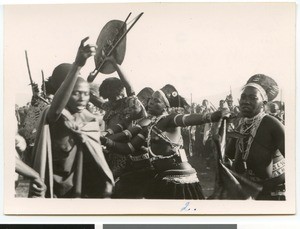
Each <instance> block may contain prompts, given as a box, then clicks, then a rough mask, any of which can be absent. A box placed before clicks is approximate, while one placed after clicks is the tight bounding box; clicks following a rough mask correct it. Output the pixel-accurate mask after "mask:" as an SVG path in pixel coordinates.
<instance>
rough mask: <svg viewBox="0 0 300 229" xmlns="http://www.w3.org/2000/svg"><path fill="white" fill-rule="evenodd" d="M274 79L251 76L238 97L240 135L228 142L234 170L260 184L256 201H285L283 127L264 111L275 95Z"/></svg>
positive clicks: (228, 153)
mask: <svg viewBox="0 0 300 229" xmlns="http://www.w3.org/2000/svg"><path fill="white" fill-rule="evenodd" d="M278 91H279V90H278V86H277V84H276V82H275V81H274V80H273V79H272V78H271V77H268V76H266V75H262V74H257V75H254V76H252V77H251V78H250V79H249V80H248V82H247V84H246V85H245V86H244V87H243V89H242V93H241V98H240V111H241V116H242V118H241V120H240V123H239V126H238V127H237V130H238V131H239V132H240V133H241V134H243V137H242V138H239V139H236V140H235V141H232V142H231V143H230V144H228V148H227V150H226V151H227V155H228V156H229V158H232V159H234V164H233V168H234V170H235V171H236V172H238V173H240V174H244V175H246V177H247V178H249V179H250V180H251V181H253V182H255V183H257V184H258V185H261V186H262V191H261V192H260V193H259V194H258V196H257V197H252V198H254V199H257V200H285V195H284V192H285V172H284V166H285V161H284V156H285V148H284V126H283V125H282V124H281V123H280V122H279V121H278V120H277V119H276V118H274V117H272V116H270V115H268V114H266V113H265V110H264V106H265V104H266V103H267V102H269V101H272V100H273V99H274V98H275V97H276V96H277V94H278Z"/></svg>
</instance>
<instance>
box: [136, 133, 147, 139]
mask: <svg viewBox="0 0 300 229" xmlns="http://www.w3.org/2000/svg"><path fill="white" fill-rule="evenodd" d="M137 136H138V137H139V138H141V139H143V140H145V139H146V138H145V136H144V135H142V134H138V135H137Z"/></svg>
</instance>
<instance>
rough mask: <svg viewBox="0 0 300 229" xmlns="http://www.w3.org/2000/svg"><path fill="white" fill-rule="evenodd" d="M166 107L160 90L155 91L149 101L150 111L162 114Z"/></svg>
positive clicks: (154, 113)
mask: <svg viewBox="0 0 300 229" xmlns="http://www.w3.org/2000/svg"><path fill="white" fill-rule="evenodd" d="M166 107H167V106H166V103H165V102H164V98H163V97H162V95H161V94H160V93H159V92H154V93H153V95H152V98H150V100H149V102H148V112H149V113H150V114H152V115H161V114H162V113H163V112H164V110H165V108H166Z"/></svg>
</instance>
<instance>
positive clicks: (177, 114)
mask: <svg viewBox="0 0 300 229" xmlns="http://www.w3.org/2000/svg"><path fill="white" fill-rule="evenodd" d="M179 115H180V114H177V115H176V116H175V117H174V123H175V125H176V126H179V125H178V123H177V122H176V118H177V117H178V116H179Z"/></svg>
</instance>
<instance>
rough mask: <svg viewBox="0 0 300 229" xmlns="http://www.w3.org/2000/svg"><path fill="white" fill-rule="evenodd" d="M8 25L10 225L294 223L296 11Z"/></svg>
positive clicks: (217, 7) (59, 14) (62, 12)
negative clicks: (131, 219) (238, 219)
mask: <svg viewBox="0 0 300 229" xmlns="http://www.w3.org/2000/svg"><path fill="white" fill-rule="evenodd" d="M4 22H5V23H4V102H5V103H4V104H5V108H4V133H5V136H4V139H5V140H4V143H5V150H4V152H5V162H4V167H5V174H4V181H5V182H4V192H5V198H4V211H5V214H18V215H19V214H24V215H35V214H37V215H39V214H49V215H51V214H53V215H64V214H67V215H95V214H97V215H128V214H130V215H144V214H148V215H149V214H151V215H153V214H154V215H172V214H177V215H178V214H182V215H185V214H193V215H207V214H208V215H216V214H227V215H228V214H295V89H296V87H295V62H296V60H295V50H296V49H295V4H294V3H276V4H273V3H234V4H233V3H189V4H187V3H160V4H156V3H141V4H77V5H72V4H66V5H63V4H61V5H29V4H28V5H5V6H4ZM285 151H287V153H285ZM13 152H14V153H13ZM220 205H222V208H220V207H219V206H220ZM20 206H22V207H20ZM120 206H122V207H120ZM137 206H138V207H137Z"/></svg>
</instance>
